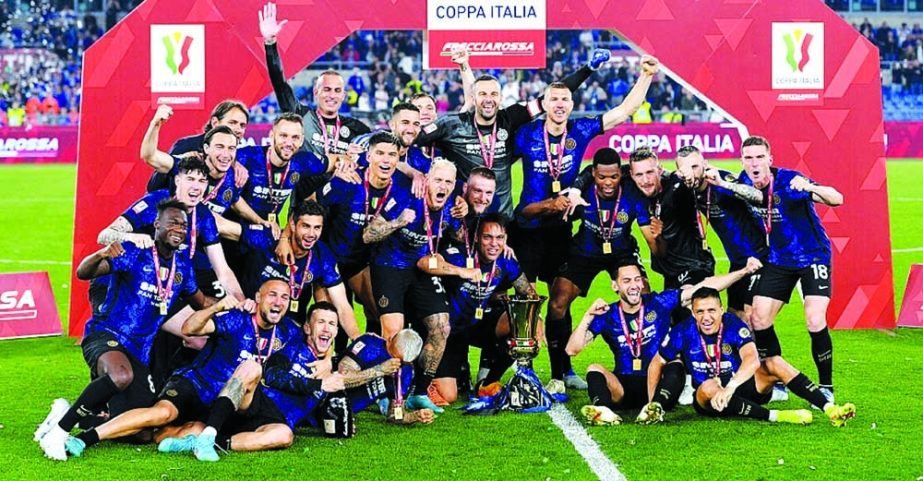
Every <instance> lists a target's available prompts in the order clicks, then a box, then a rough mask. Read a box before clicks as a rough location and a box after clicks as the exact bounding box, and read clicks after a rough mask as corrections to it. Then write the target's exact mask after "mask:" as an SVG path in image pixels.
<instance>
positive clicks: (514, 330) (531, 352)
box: [506, 296, 548, 366]
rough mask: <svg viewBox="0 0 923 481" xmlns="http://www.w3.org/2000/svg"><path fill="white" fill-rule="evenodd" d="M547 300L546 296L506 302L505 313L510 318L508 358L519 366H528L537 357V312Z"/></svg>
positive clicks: (511, 299)
mask: <svg viewBox="0 0 923 481" xmlns="http://www.w3.org/2000/svg"><path fill="white" fill-rule="evenodd" d="M547 300H548V297H546V296H539V297H511V298H509V299H508V300H507V301H506V312H507V314H508V315H509V317H510V357H512V358H513V359H514V360H515V361H516V363H517V364H519V365H520V366H529V365H531V364H532V359H535V356H538V349H539V344H538V338H537V337H536V329H537V328H538V323H539V322H540V321H539V311H541V310H542V304H544V303H545V301H547Z"/></svg>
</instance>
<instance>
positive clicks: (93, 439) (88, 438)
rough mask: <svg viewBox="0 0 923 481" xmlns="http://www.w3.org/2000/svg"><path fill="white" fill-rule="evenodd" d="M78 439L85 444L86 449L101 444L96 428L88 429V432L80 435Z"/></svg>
mask: <svg viewBox="0 0 923 481" xmlns="http://www.w3.org/2000/svg"><path fill="white" fill-rule="evenodd" d="M77 439H79V440H81V441H83V444H85V445H86V447H90V446H93V445H95V444H99V433H97V432H96V429H95V428H94V429H88V430H86V431H84V432H82V433H80V434H78V435H77Z"/></svg>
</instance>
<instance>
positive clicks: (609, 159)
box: [546, 148, 648, 394]
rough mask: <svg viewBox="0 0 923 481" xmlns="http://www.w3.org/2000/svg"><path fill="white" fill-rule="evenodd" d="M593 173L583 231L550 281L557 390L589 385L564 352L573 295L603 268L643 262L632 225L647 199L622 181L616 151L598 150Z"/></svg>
mask: <svg viewBox="0 0 923 481" xmlns="http://www.w3.org/2000/svg"><path fill="white" fill-rule="evenodd" d="M592 174H593V184H592V185H591V186H590V187H589V188H588V189H587V191H586V192H585V193H584V194H583V195H584V196H585V197H586V198H587V199H589V202H588V203H587V205H585V206H581V207H579V208H578V209H577V210H576V211H575V216H576V217H578V218H580V220H581V223H580V230H578V231H577V234H576V236H575V237H574V238H573V239H572V240H571V241H570V242H569V243H568V244H569V249H568V252H567V262H565V263H564V264H563V265H562V266H561V269H560V270H559V271H558V273H557V277H555V279H554V282H553V283H552V285H551V296H550V299H549V302H548V317H547V323H548V324H547V330H546V333H547V336H548V358H549V359H550V361H551V380H550V381H549V383H548V385H547V386H546V389H548V392H550V393H553V394H555V393H563V392H564V391H565V390H566V388H571V389H586V383H585V382H584V381H583V380H582V379H580V377H579V376H577V375H576V374H574V373H573V371H572V369H571V362H570V357H568V356H567V353H566V352H565V347H566V345H567V340H568V338H569V337H570V335H571V329H572V327H573V321H572V320H571V313H570V306H571V304H572V303H573V302H574V299H576V298H577V297H578V296H586V294H587V292H589V290H590V286H591V285H592V284H593V280H594V279H596V276H598V275H599V274H600V273H601V272H604V271H607V272H615V271H616V269H618V267H619V266H623V265H629V264H633V265H639V264H640V261H641V260H640V257H639V255H638V244H637V242H636V241H635V239H634V237H632V235H631V224H632V223H633V222H634V221H635V220H636V219H640V218H642V217H643V216H644V215H645V212H644V199H643V198H641V197H640V196H639V195H638V194H637V193H636V191H633V190H631V189H629V188H627V185H626V184H628V183H630V182H622V168H621V159H620V158H619V156H618V153H617V152H615V150H613V149H609V148H605V149H600V150H599V151H597V152H596V154H595V155H594V156H593V166H592ZM644 231H645V232H648V229H644ZM646 235H648V234H646Z"/></svg>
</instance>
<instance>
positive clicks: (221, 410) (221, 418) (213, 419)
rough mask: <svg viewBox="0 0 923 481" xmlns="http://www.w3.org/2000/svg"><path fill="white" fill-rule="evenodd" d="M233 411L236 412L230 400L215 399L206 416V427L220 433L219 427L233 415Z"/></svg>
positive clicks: (225, 398) (226, 398) (222, 397)
mask: <svg viewBox="0 0 923 481" xmlns="http://www.w3.org/2000/svg"><path fill="white" fill-rule="evenodd" d="M234 411H237V408H235V407H234V403H233V402H232V401H231V398H229V397H226V396H219V397H218V399H215V402H214V403H212V409H211V412H209V414H208V422H207V423H206V425H208V426H209V427H213V428H215V430H216V431H220V430H221V426H223V425H224V422H225V421H227V419H228V418H229V417H231V415H232V414H234Z"/></svg>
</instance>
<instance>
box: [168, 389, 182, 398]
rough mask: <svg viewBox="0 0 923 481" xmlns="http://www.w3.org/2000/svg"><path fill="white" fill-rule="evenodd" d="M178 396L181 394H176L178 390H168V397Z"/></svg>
mask: <svg viewBox="0 0 923 481" xmlns="http://www.w3.org/2000/svg"><path fill="white" fill-rule="evenodd" d="M178 394H179V393H178V392H176V389H167V396H168V397H176V396H177V395H178Z"/></svg>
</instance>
